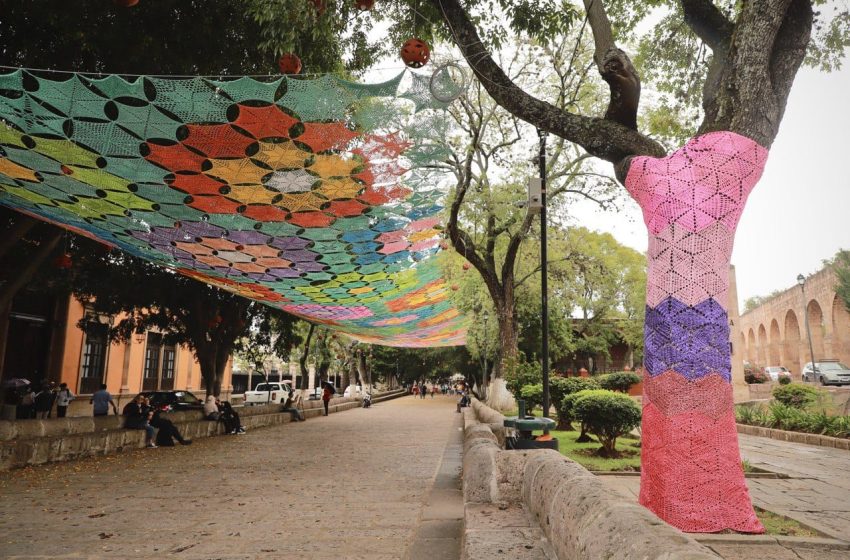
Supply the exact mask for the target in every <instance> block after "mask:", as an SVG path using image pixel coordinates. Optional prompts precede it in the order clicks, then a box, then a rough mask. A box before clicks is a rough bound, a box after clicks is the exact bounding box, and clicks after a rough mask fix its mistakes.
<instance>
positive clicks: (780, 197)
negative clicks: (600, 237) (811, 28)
mask: <svg viewBox="0 0 850 560" xmlns="http://www.w3.org/2000/svg"><path fill="white" fill-rule="evenodd" d="M845 62H848V61H845ZM848 91H850V64H845V67H844V69H842V70H840V71H838V72H833V73H831V74H825V73H821V72H819V71H817V70H812V69H807V68H804V69H802V70H801V71H800V72H799V74H798V75H797V79H796V81H795V83H794V87H793V89H792V90H791V95H790V97H789V100H788V106H787V108H786V111H785V117H784V119H783V121H782V124H781V125H780V129H779V135H778V136H777V138H776V141H775V142H774V144H773V146H772V147H771V149H770V156H769V157H768V161H767V167H766V168H765V171H764V175H762V179H761V181H760V182H759V184H758V185H756V187H755V189H754V190H753V192H752V194H751V195H750V198H749V200H748V202H747V206H746V208H745V209H744V213H743V215H742V216H741V221H740V223H739V225H738V233H737V236H736V238H735V249H734V251H733V253H732V264H734V265H735V270H736V274H737V280H738V298H739V300H740V301H739V304H740V305H742V306H743V301H744V300H745V299H746V298H748V297H752V296H757V295H758V296H764V295H767V294H769V293H770V292H772V291H774V290H784V289H787V288H790V287H791V286H793V285H794V284H795V283H796V278H797V275H798V274H800V273H802V274H811V273H814V272H816V271H818V270H819V269H820V268H821V266H822V261H823V260H824V259H828V258H831V257H833V256H834V255H835V253H836V252H837V251H838V250H839V249H842V248H844V249H850V173H848V172H847V169H848V167H846V163H845V162H846V161H847V160H850V98H848V94H847V92H848ZM620 207H621V208H620V211H619V212H618V213H613V212H600V211H597V210H595V209H593V208H592V207H590V206H589V205H587V204H581V203H579V204H576V205H575V207H574V208H573V210H572V211H571V214H572V216H573V220H574V221H573V223H579V224H581V225H584V226H586V227H589V228H591V229H598V230H600V231H607V232H610V233H611V234H613V235H614V237H616V238H617V240H618V241H620V242H621V243H623V244H625V245H628V246H630V247H633V248H635V249H637V250H639V251H642V252H643V251H646V247H647V236H646V229H645V228H644V226H643V222H642V217H641V214H640V210H639V209H638V207H637V204H635V203H634V202H633V201H632V200H631V199H627V200H624V201H623V202H622V203H621V205H620Z"/></svg>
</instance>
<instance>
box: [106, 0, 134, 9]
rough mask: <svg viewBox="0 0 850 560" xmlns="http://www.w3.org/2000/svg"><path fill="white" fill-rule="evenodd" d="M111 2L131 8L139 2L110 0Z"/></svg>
mask: <svg viewBox="0 0 850 560" xmlns="http://www.w3.org/2000/svg"><path fill="white" fill-rule="evenodd" d="M112 3H113V4H115V5H116V6H120V7H122V8H132V7H133V6H135V5H136V4H138V3H139V0H112Z"/></svg>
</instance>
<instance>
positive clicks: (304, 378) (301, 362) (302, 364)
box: [298, 323, 316, 391]
mask: <svg viewBox="0 0 850 560" xmlns="http://www.w3.org/2000/svg"><path fill="white" fill-rule="evenodd" d="M315 329H316V325H314V324H313V323H310V330H309V331H307V338H306V339H305V340H304V350H302V351H301V357H300V358H299V359H298V366H299V368H300V369H301V390H302V391H306V390H307V389H308V388H309V387H310V383H309V379H308V378H309V376H310V372H309V371H307V358H308V357H309V355H310V340H311V339H312V338H313V331H314V330H315Z"/></svg>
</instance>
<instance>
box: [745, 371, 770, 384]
mask: <svg viewBox="0 0 850 560" xmlns="http://www.w3.org/2000/svg"><path fill="white" fill-rule="evenodd" d="M769 380H770V378H769V377H768V376H767V374H766V373H765V372H763V371H762V370H761V369H754V370H751V371H749V372H748V371H744V381H746V382H747V383H750V384H759V383H767V382H768V381H769Z"/></svg>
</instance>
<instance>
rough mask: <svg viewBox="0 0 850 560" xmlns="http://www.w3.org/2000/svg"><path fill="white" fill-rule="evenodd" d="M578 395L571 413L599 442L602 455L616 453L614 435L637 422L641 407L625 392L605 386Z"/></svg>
mask: <svg viewBox="0 0 850 560" xmlns="http://www.w3.org/2000/svg"><path fill="white" fill-rule="evenodd" d="M577 395H580V396H579V397H578V398H576V400H575V403H574V404H573V414H574V415H575V417H576V418H578V419H580V420H581V421H582V423H583V424H584V425H585V426H586V427H587V431H588V432H590V433H592V434H594V435H595V436H596V437H597V439H598V440H599V443H601V444H602V449H601V450H600V454H601V455H603V456H605V457H617V456H618V453H617V438H618V437H620V436H622V435H624V434H627V433H629V432H630V431H632V430H633V429H635V428H636V427H637V426H638V425H639V424H640V415H641V411H640V407H639V406H638V405H637V403H636V402H635V401H633V400H632V399H631V398H629V396H628V395H624V394H622V393H617V392H615V391H608V390H605V389H597V390H592V391H582V392H581V393H577Z"/></svg>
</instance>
